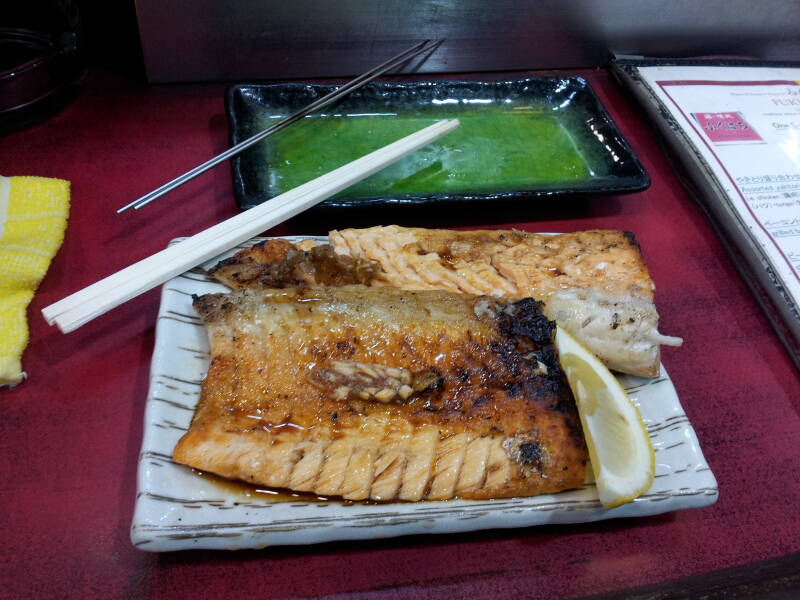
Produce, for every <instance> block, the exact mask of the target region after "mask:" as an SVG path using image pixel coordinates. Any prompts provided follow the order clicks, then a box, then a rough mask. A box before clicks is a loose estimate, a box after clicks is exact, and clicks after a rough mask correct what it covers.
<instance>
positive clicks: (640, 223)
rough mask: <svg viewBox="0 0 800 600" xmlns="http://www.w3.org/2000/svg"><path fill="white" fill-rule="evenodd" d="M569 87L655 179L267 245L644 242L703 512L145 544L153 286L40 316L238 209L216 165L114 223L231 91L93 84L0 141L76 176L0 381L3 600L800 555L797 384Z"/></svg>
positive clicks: (372, 217) (441, 594) (644, 575)
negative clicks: (14, 370)
mask: <svg viewBox="0 0 800 600" xmlns="http://www.w3.org/2000/svg"><path fill="white" fill-rule="evenodd" d="M569 74H578V75H582V76H585V77H587V79H588V80H589V81H590V83H591V85H592V86H593V88H594V89H595V91H596V93H597V94H598V96H599V97H600V99H601V101H602V102H603V103H604V104H605V106H606V108H607V109H608V110H609V112H610V114H611V115H612V117H613V118H614V119H615V121H616V122H617V124H618V125H619V127H620V129H621V131H622V133H623V135H625V136H626V138H627V139H628V141H629V142H630V144H631V146H632V147H633V149H634V150H635V152H636V153H637V154H638V156H639V157H640V159H641V160H642V163H643V164H644V166H645V168H646V169H647V170H648V172H649V173H650V176H651V178H652V185H651V187H650V188H649V189H648V190H646V191H644V192H641V193H636V194H631V195H626V196H600V197H594V198H591V199H584V200H570V201H567V200H559V201H558V202H556V203H553V204H546V203H542V202H536V203H534V202H531V203H528V204H520V205H517V206H498V207H486V206H483V207H477V206H473V207H469V208H468V209H465V210H457V211H455V210H440V211H426V210H416V209H415V210H405V211H404V210H395V211H385V210H384V211H382V212H380V213H371V214H370V213H329V214H326V215H314V214H309V215H301V216H300V217H297V218H295V219H294V220H292V221H289V222H287V223H286V224H284V225H282V226H280V227H278V228H276V229H275V230H272V231H270V232H267V233H268V234H271V235H275V234H278V235H280V234H324V233H326V232H327V231H328V230H329V229H331V228H334V227H342V226H348V225H350V226H352V225H355V226H367V225H374V224H389V223H390V222H394V223H399V224H403V225H415V226H437V227H460V228H475V227H499V228H509V227H516V228H519V229H523V230H527V231H573V230H578V229H590V228H618V229H625V230H630V231H632V232H634V233H635V234H636V237H637V239H638V241H639V243H640V244H641V246H642V248H643V252H644V255H645V259H646V261H647V264H648V266H649V268H650V272H651V275H652V277H653V279H654V280H655V282H656V284H657V291H656V302H657V305H658V307H659V311H660V313H661V330H662V331H663V332H665V333H667V334H669V335H677V336H681V337H683V338H684V340H685V343H684V345H683V347H681V348H667V349H666V350H665V351H664V353H663V361H664V364H665V365H666V367H667V369H668V370H669V372H670V374H671V376H672V378H673V380H674V382H675V386H676V388H677V391H678V394H679V396H680V398H681V402H682V404H683V406H684V408H685V410H686V412H687V414H688V416H689V418H690V420H691V422H692V424H693V425H694V427H695V429H696V431H697V434H698V436H699V439H700V443H701V446H702V448H703V451H704V452H705V456H706V459H707V461H708V463H709V465H710V466H711V468H712V470H713V471H714V473H715V475H716V477H717V480H718V482H719V490H720V496H719V501H718V502H717V503H716V504H715V505H713V506H710V507H707V508H704V509H697V510H687V511H681V512H676V513H671V514H665V515H661V516H656V517H649V518H641V519H624V520H615V521H606V522H600V523H593V524H582V525H569V526H546V527H538V528H528V529H521V530H503V531H484V532H479V533H473V534H459V535H444V536H415V537H407V538H396V539H389V540H376V541H373V542H368V543H365V542H359V543H355V542H346V543H329V544H324V545H319V546H305V547H303V546H298V547H292V548H269V549H265V550H259V551H239V552H234V553H225V552H202V551H194V552H181V553H171V554H161V555H159V554H149V553H145V552H142V551H139V550H137V549H135V548H134V547H133V546H132V545H131V543H130V540H129V528H130V522H131V516H132V511H133V505H134V498H135V494H136V481H135V474H136V462H137V456H138V453H139V447H140V443H141V436H142V420H143V408H144V403H145V397H146V394H147V386H148V375H149V366H150V358H151V354H152V350H153V341H154V324H155V315H156V311H157V309H158V292H157V291H155V290H154V291H151V292H149V293H147V294H145V295H143V296H141V297H139V298H137V299H135V300H133V301H131V302H129V303H127V304H126V305H124V306H122V307H120V308H119V309H117V310H114V311H112V312H111V313H109V314H106V315H104V316H103V317H101V318H99V319H97V320H96V321H94V322H92V323H90V324H88V325H86V326H84V327H83V328H81V329H79V330H77V331H76V332H74V333H72V334H69V335H62V334H61V333H59V332H58V331H57V330H56V329H55V328H51V327H48V326H47V325H46V323H45V322H44V320H43V319H42V317H41V314H40V310H41V308H42V307H44V306H46V305H47V304H50V303H52V302H54V301H56V300H58V299H60V298H62V297H63V296H65V295H67V294H69V293H71V292H73V291H76V290H77V289H79V288H81V287H83V286H85V285H88V284H90V283H93V282H94V281H96V280H97V279H99V278H101V277H103V276H105V275H108V274H110V273H112V272H114V271H116V270H118V269H120V268H122V267H124V266H127V265H128V264H130V263H132V262H134V261H136V260H138V259H140V258H144V257H146V256H148V255H150V254H152V253H154V252H156V251H158V250H160V249H161V248H163V247H164V246H165V244H166V243H167V242H168V241H169V240H170V239H171V238H173V237H178V236H183V235H187V234H192V233H195V232H198V231H200V230H202V229H204V228H206V227H208V226H210V225H212V224H214V223H216V222H218V221H219V220H221V219H224V218H226V217H229V216H232V215H233V214H235V213H236V208H235V205H234V202H233V198H232V186H231V174H230V170H229V169H228V168H227V167H225V166H222V167H218V168H216V169H215V170H213V171H212V172H210V173H207V174H206V175H204V176H202V177H200V178H199V179H196V180H194V181H193V182H191V183H189V184H187V185H185V186H183V187H182V188H180V189H178V190H177V191H175V192H173V193H171V194H170V195H168V196H166V197H164V198H162V199H160V200H159V201H157V202H156V203H154V204H153V205H151V206H150V207H148V208H147V209H144V210H141V211H137V212H130V213H125V214H124V215H121V216H118V215H116V214H115V213H114V211H115V209H116V208H117V207H119V206H121V205H123V204H126V203H127V202H129V201H130V200H132V199H134V198H135V197H138V196H139V195H141V194H143V193H145V192H147V191H150V190H151V189H153V188H155V187H157V186H158V185H160V184H162V183H164V182H165V181H166V180H167V179H170V178H172V177H174V176H175V175H177V174H179V173H181V172H183V171H185V170H187V169H188V168H190V167H192V166H194V165H196V164H198V163H200V162H202V161H203V160H205V159H207V158H209V157H210V156H211V155H213V154H215V153H217V152H219V151H221V150H223V149H224V148H225V147H226V144H227V125H226V121H225V117H224V113H223V92H224V86H223V85H202V86H200V85H198V86H190V85H186V86H171V87H155V88H149V87H145V86H143V85H141V84H138V83H136V82H133V81H131V80H128V79H126V78H123V77H121V76H118V75H114V74H111V73H92V74H90V76H89V79H88V80H87V82H86V84H85V86H84V87H83V89H82V90H81V92H80V94H79V96H78V97H77V98H76V99H75V101H74V102H72V103H71V104H70V105H69V106H67V107H66V108H65V109H64V110H62V111H61V112H60V113H58V114H57V115H55V116H53V117H51V118H50V119H49V120H47V121H46V122H44V123H41V124H39V125H36V126H33V127H30V128H28V129H25V130H23V131H18V132H15V133H12V134H8V135H6V136H3V137H0V173H2V174H3V175H41V176H51V177H61V178H65V179H69V180H70V181H71V182H72V211H71V217H70V222H69V227H68V230H67V234H66V239H65V242H64V245H63V247H62V248H61V250H60V252H59V253H58V255H57V256H56V258H55V260H54V262H53V264H52V266H51V268H50V271H49V273H48V275H47V277H46V278H45V280H44V282H43V283H42V285H41V287H40V290H39V292H38V293H37V295H36V297H35V299H34V301H33V303H32V306H31V309H30V311H29V320H30V326H31V343H30V346H29V347H28V350H27V352H26V354H25V358H24V366H25V369H26V371H27V372H28V374H29V376H30V377H29V380H28V381H26V382H25V383H24V384H22V385H20V386H18V387H17V388H15V389H4V390H0V408H1V409H2V412H1V413H0V415H1V416H0V472H2V473H3V478H2V482H1V483H0V548H1V549H2V550H0V597H2V598H23V597H36V598H56V597H58V598H61V597H80V598H139V597H142V598H162V597H168V598H206V597H213V598H218V599H223V598H229V597H231V598H232V597H239V596H242V595H245V594H246V595H248V596H253V595H255V596H256V597H259V598H304V597H334V598H338V597H341V598H398V597H419V598H454V597H471V598H498V597H500V598H502V597H521V596H526V597H538V598H574V597H583V596H590V595H593V594H609V593H612V592H615V591H619V590H626V589H630V588H636V587H640V586H646V585H651V584H659V583H662V582H669V581H671V580H676V579H679V578H685V577H689V576H695V575H700V574H704V573H709V572H712V571H718V570H721V569H727V568H732V567H738V566H740V565H745V564H748V563H753V562H756V561H764V560H769V559H774V558H776V557H782V556H786V555H791V554H794V553H797V552H798V551H800V510H798V506H800V452H798V449H800V418H798V410H799V409H800V373H798V371H797V370H796V369H795V368H794V366H793V365H792V363H791V361H790V359H789V356H788V354H787V353H786V351H785V350H784V348H783V346H782V345H781V344H780V341H779V340H778V337H777V336H776V335H775V333H774V332H773V330H772V328H771V326H770V324H769V322H768V320H767V319H766V317H765V316H764V314H763V313H762V311H761V309H760V307H759V305H758V304H757V303H756V301H755V300H754V297H753V296H752V294H751V292H750V291H749V289H748V288H747V286H746V284H745V283H744V281H743V280H742V279H741V277H740V276H739V274H738V273H737V271H736V270H735V269H734V267H733V265H732V263H731V261H730V260H729V259H728V257H727V255H726V254H725V252H724V250H723V248H722V246H721V244H720V242H719V241H718V239H717V237H716V236H715V235H714V233H713V231H712V229H711V227H710V226H709V224H708V223H707V222H706V220H705V218H704V217H703V215H702V214H701V213H700V211H699V210H698V208H697V207H696V205H695V204H694V202H693V201H692V200H691V199H690V197H689V196H688V195H687V193H686V192H685V191H684V189H683V188H682V187H681V185H680V183H679V180H678V178H677V177H676V175H675V173H674V169H673V168H672V167H671V165H670V164H669V162H668V161H667V159H666V157H665V155H664V154H663V153H662V151H661V149H660V148H659V145H658V143H657V141H656V139H655V137H654V136H653V135H652V134H651V132H650V130H649V129H648V126H647V123H645V122H644V121H642V120H641V118H640V116H639V115H640V113H641V111H640V110H638V108H637V107H636V106H635V105H633V104H632V103H631V101H630V100H629V99H627V97H626V96H625V95H624V93H623V92H622V90H621V89H620V88H619V87H618V86H617V84H616V83H615V81H614V80H613V79H612V78H611V77H610V76H609V75H608V73H606V72H604V71H582V72H576V73H569ZM517 75H520V76H521V75H527V74H525V73H519V74H517ZM484 78H486V76H484ZM795 564H796V561H795ZM667 585H668V584H667Z"/></svg>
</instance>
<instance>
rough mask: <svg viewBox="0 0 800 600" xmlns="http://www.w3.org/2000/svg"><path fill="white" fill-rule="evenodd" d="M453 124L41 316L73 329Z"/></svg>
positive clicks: (429, 130) (374, 155)
mask: <svg viewBox="0 0 800 600" xmlns="http://www.w3.org/2000/svg"><path fill="white" fill-rule="evenodd" d="M458 125H459V123H458V121H457V120H455V119H453V120H447V121H439V122H438V123H434V124H433V125H430V126H428V127H426V128H424V129H421V130H419V131H417V132H416V133H412V134H411V135H409V136H406V137H404V138H402V139H400V140H398V141H396V142H394V143H392V144H389V145H388V146H384V147H383V148H380V149H378V150H376V151H374V152H371V153H370V154H367V155H365V156H362V157H361V158H358V159H356V160H354V161H352V162H350V163H348V164H346V165H344V166H342V167H339V168H338V169H335V170H333V171H331V172H329V173H326V174H325V175H322V176H320V177H317V178H316V179H313V180H312V181H309V182H308V183H305V184H303V185H301V186H298V187H296V188H294V189H292V190H289V191H288V192H285V193H283V194H281V195H279V196H276V197H275V198H273V199H272V200H268V201H267V202H265V203H263V204H261V205H259V206H256V207H255V208H251V209H250V210H248V211H245V212H242V213H240V214H238V215H236V216H234V217H231V218H230V219H228V220H226V221H223V222H222V223H218V224H217V225H214V226H213V227H210V228H208V229H206V230H205V231H202V232H200V233H198V234H196V235H193V236H192V237H190V238H187V239H185V240H183V241H181V242H179V243H177V244H175V245H173V246H170V247H169V248H167V249H165V250H162V251H161V252H157V253H156V254H154V255H152V256H150V257H148V258H145V259H144V260H141V261H139V262H138V263H135V264H133V265H131V266H129V267H127V268H125V269H122V270H121V271H118V272H117V273H114V274H113V275H110V276H109V277H106V278H105V279H103V280H101V281H98V282H97V283H94V284H92V285H90V286H89V287H86V288H84V289H82V290H80V291H78V292H75V293H74V294H72V295H71V296H68V297H66V298H64V299H63V300H59V301H58V302H56V303H54V304H51V305H50V306H48V307H46V308H45V309H43V310H42V314H43V315H44V318H45V319H46V320H47V322H48V323H49V324H51V325H53V324H55V325H57V326H58V328H59V329H60V330H61V331H62V332H63V333H69V332H70V331H74V330H75V329H77V328H78V327H80V326H81V325H84V324H86V323H88V322H89V321H91V320H92V319H95V318H96V317H99V316H100V315H102V314H104V313H106V312H108V311H109V310H111V309H113V308H115V307H117V306H119V305H120V304H122V303H124V302H127V301H128V300H130V299H131V298H134V297H135V296H138V295H139V294H142V293H144V292H146V291H147V290H149V289H152V288H154V287H155V286H157V285H160V284H162V283H164V282H165V281H167V280H168V279H170V278H172V277H175V276H176V275H179V274H180V273H183V272H184V271H187V270H188V269H191V268H193V267H195V266H196V265H198V264H200V263H202V262H204V261H206V260H208V259H210V258H213V257H214V256H216V255H218V254H220V253H222V252H224V251H226V250H229V249H230V248H233V247H234V246H236V245H238V244H241V243H242V242H244V241H246V240H248V239H250V238H252V237H253V236H255V235H256V234H258V233H260V232H262V231H264V230H266V229H269V228H271V227H274V226H275V225H278V224H279V223H282V222H283V221H285V220H286V219H289V218H291V217H293V216H294V215H296V214H298V213H300V212H302V211H304V210H306V209H307V208H309V207H311V206H313V205H315V204H317V203H319V202H321V201H323V200H325V199H326V198H329V197H331V196H333V195H334V194H336V193H337V192H339V191H341V190H343V189H345V188H347V187H349V186H351V185H353V184H354V183H356V182H358V181H360V180H362V179H364V178H366V177H369V176H370V175H372V174H373V173H376V172H377V171H379V170H381V169H383V168H384V167H386V166H388V165H390V164H391V163H393V162H395V161H397V160H399V159H401V158H403V157H404V156H406V155H408V154H410V153H412V152H414V151H415V150H418V149H419V148H422V147H423V146H425V145H427V144H429V143H430V142H432V141H434V140H436V139H438V138H440V137H441V136H443V135H445V134H447V133H449V132H450V131H452V130H453V129H455V128H456V127H458Z"/></svg>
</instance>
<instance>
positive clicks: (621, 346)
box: [329, 225, 681, 377]
mask: <svg viewBox="0 0 800 600" xmlns="http://www.w3.org/2000/svg"><path fill="white" fill-rule="evenodd" d="M329 238H330V242H331V244H332V245H333V247H334V249H335V251H336V252H337V253H339V254H341V255H343V256H344V255H346V256H353V257H359V258H363V259H369V260H373V261H376V262H377V263H379V264H380V267H381V270H380V272H378V273H377V274H376V275H375V278H374V279H373V283H374V284H383V285H390V286H394V287H398V288H402V289H409V290H414V289H446V290H452V291H459V292H465V293H468V294H488V295H491V296H496V297H510V298H519V297H532V298H536V299H537V300H540V301H542V302H543V303H544V308H543V312H544V314H545V315H546V316H548V317H549V318H551V319H553V320H555V321H556V322H557V323H558V324H559V325H561V326H562V327H564V328H565V329H567V330H568V331H570V332H571V333H572V334H574V335H575V336H576V337H577V339H578V340H580V341H581V342H583V343H584V345H586V346H587V347H588V348H589V349H590V350H591V351H593V352H594V353H595V354H596V355H597V356H598V357H599V358H600V359H601V360H603V362H604V363H605V364H606V365H607V366H608V367H609V368H611V369H614V370H617V371H621V372H624V373H629V374H631V375H638V376H641V377H656V376H657V375H658V374H659V370H660V345H662V344H665V345H680V343H681V340H680V339H679V338H674V337H669V336H664V335H662V334H660V333H659V332H658V313H657V311H656V308H655V304H654V302H653V290H654V289H655V286H654V284H653V282H652V280H651V279H650V275H649V273H648V270H647V267H646V265H645V263H644V259H643V258H642V255H641V251H640V248H639V245H638V244H637V243H636V239H635V237H634V236H633V234H631V233H628V232H623V231H617V230H593V231H579V232H576V233H566V234H561V235H542V234H532V233H526V232H522V231H514V230H477V231H449V230H443V229H422V228H406V227H398V226H395V225H391V226H386V227H371V228H368V229H344V230H342V231H332V232H330V234H329Z"/></svg>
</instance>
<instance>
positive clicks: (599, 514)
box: [131, 238, 718, 552]
mask: <svg viewBox="0 0 800 600" xmlns="http://www.w3.org/2000/svg"><path fill="white" fill-rule="evenodd" d="M288 239H290V240H291V241H297V239H298V238H288ZM312 239H318V240H320V241H327V238H312ZM257 241H259V240H252V241H251V243H255V242H257ZM232 253H233V251H232V252H230V253H228V255H230V254H232ZM221 258H224V256H221V257H217V258H215V259H214V260H212V261H209V263H208V265H209V266H210V265H213V264H216V263H217V262H218V260H220V259H221ZM226 290H227V288H225V287H224V286H222V285H221V284H219V283H215V282H212V281H211V280H210V279H207V278H206V277H205V275H204V274H203V271H202V270H201V269H196V270H193V271H191V272H188V273H184V274H183V275H180V276H178V277H176V278H175V279H172V280H171V281H169V282H167V283H166V284H165V285H164V288H163V290H162V296H161V309H160V311H159V314H158V324H157V325H156V343H155V351H154V353H153V363H152V370H151V373H150V391H149V394H148V397H147V405H146V409H145V423H144V440H143V443H142V452H141V454H140V455H139V466H138V479H137V494H136V509H135V512H134V516H133V524H132V527H131V539H132V541H133V543H134V544H135V545H136V546H137V547H139V548H141V549H142V550H149V551H154V552H162V551H167V550H184V549H187V548H216V549H229V550H235V549H241V548H261V547H264V546H275V545H287V544H313V543H318V542H327V541H331V540H353V539H373V538H385V537H393V536H400V535H410V534H419V533H451V532H460V531H476V530H479V529H493V528H506V527H527V526H530V525H544V524H551V523H582V522H588V521H597V520H601V519H612V518H618V517H642V516H646V515H654V514H659V513H664V512H669V511H673V510H679V509H684V508H697V507H701V506H707V505H709V504H713V503H714V502H716V500H717V496H718V492H717V482H716V480H715V478H714V475H713V474H712V473H711V470H710V469H709V467H708V465H707V464H706V461H705V459H704V458H703V453H702V452H701V450H700V446H699V444H698V441H697V436H696V435H695V432H694V429H692V426H691V424H690V423H689V420H688V419H687V417H686V414H685V413H684V411H683V408H682V407H681V405H680V402H679V401H678V396H677V395H676V393H675V388H674V387H673V385H672V381H671V380H670V379H669V376H668V375H667V373H666V371H665V370H664V368H663V367H662V369H661V375H660V376H659V377H658V378H656V379H640V378H637V377H629V376H620V381H621V383H622V385H623V387H625V389H627V390H628V394H630V396H631V397H632V398H633V401H634V402H635V403H636V405H637V406H638V407H639V410H640V411H641V413H642V417H643V418H644V422H645V424H646V425H647V429H648V431H649V433H650V437H651V439H652V441H653V446H654V448H655V452H656V476H655V481H654V483H653V486H652V487H651V489H650V490H649V491H648V492H647V493H645V494H644V495H642V496H640V497H639V498H637V499H636V500H634V501H633V502H631V503H629V504H626V505H623V506H621V507H619V508H614V509H611V510H608V509H605V508H603V506H602V505H601V504H600V501H599V500H598V499H597V490H596V488H595V486H594V484H587V485H585V486H583V487H582V488H580V489H577V490H570V491H566V492H561V493H559V494H547V495H542V496H535V497H531V498H511V499H502V500H448V501H444V502H418V503H387V504H361V503H358V502H342V501H333V500H326V501H312V500H309V499H308V498H307V497H306V496H301V495H298V496H297V497H296V498H290V501H280V502H276V501H274V500H271V499H270V496H269V495H268V494H261V493H257V492H256V491H255V490H252V491H247V492H243V491H242V490H245V489H248V490H249V488H244V487H241V488H240V487H239V486H236V485H221V484H220V483H219V482H217V481H215V480H213V479H210V478H208V477H204V476H200V475H199V474H198V473H196V472H195V471H193V470H192V469H189V468H187V467H185V466H183V465H178V464H176V463H173V462H172V460H171V456H172V451H173V448H174V447H175V444H176V443H177V441H178V439H179V438H180V437H181V436H182V435H183V434H184V433H185V432H186V430H187V429H188V427H189V424H190V422H191V419H192V415H193V414H194V407H195V405H196V404H197V401H198V399H199V396H200V386H201V384H202V381H203V378H204V377H205V375H206V370H207V369H208V364H209V347H208V341H207V339H206V331H205V326H204V325H203V324H202V322H201V321H200V318H199V317H197V316H196V315H195V313H194V309H193V308H192V294H205V293H212V292H220V291H226Z"/></svg>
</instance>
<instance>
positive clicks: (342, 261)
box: [208, 239, 379, 290]
mask: <svg viewBox="0 0 800 600" xmlns="http://www.w3.org/2000/svg"><path fill="white" fill-rule="evenodd" d="M378 269H379V267H378V265H377V263H375V262H374V261H371V260H366V259H362V258H359V257H352V256H348V255H344V254H337V253H336V252H334V251H333V249H332V247H331V246H330V245H328V244H322V245H309V246H308V247H306V248H300V247H298V246H295V245H294V244H292V243H291V242H288V241H287V240H282V239H269V240H264V241H263V242H260V243H258V244H255V245H254V246H251V247H250V248H245V249H244V250H241V251H239V252H237V253H236V254H234V255H233V256H231V257H230V258H226V259H224V260H222V261H220V262H219V263H218V264H217V265H215V266H214V267H213V268H211V269H210V270H209V271H208V274H209V275H211V276H212V277H214V278H215V279H217V280H218V281H220V282H221V283H224V284H225V285H227V286H228V287H229V288H231V289H232V290H243V289H246V288H251V287H262V288H282V287H292V286H297V285H348V284H356V283H361V284H369V283H370V282H371V281H372V279H373V278H374V276H375V272H376V271H377V270H378Z"/></svg>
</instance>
